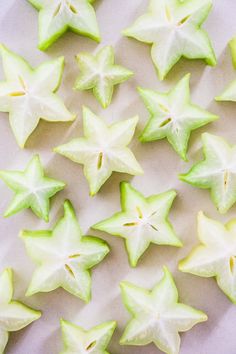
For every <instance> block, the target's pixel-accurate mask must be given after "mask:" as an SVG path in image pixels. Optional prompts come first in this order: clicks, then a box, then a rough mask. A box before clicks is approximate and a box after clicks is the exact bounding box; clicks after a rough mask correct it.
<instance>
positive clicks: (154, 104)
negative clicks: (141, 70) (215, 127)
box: [139, 74, 218, 161]
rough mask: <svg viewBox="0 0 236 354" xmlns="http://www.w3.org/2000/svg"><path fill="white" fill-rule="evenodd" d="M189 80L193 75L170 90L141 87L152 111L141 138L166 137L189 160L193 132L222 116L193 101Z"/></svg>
mask: <svg viewBox="0 0 236 354" xmlns="http://www.w3.org/2000/svg"><path fill="white" fill-rule="evenodd" d="M189 80H190V74H187V75H185V76H184V77H183V78H182V79H181V80H180V81H179V82H178V83H177V85H176V86H175V87H173V88H172V89H171V90H170V91H169V92H167V93H159V92H156V91H152V90H147V89H142V88H139V93H140V95H141V97H142V99H143V101H144V104H145V106H146V107H147V110H148V111H149V113H150V118H149V121H148V123H147V125H146V127H145V128H144V131H143V132H142V134H141V136H140V140H141V141H142V142H149V141H155V140H160V139H164V138H166V139H167V140H168V141H169V143H170V144H171V145H172V147H173V148H174V150H175V151H176V152H177V154H178V155H179V156H180V157H181V158H182V159H183V160H185V161H186V160H187V149H188V142H189V138H190V135H191V132H192V131H193V130H195V129H198V128H200V127H202V126H204V125H206V124H208V123H210V122H213V121H215V120H216V119H218V116H216V115H214V114H212V113H209V112H207V111H206V110H204V109H202V108H201V107H199V106H197V105H195V104H193V103H192V102H191V97H190V88H189Z"/></svg>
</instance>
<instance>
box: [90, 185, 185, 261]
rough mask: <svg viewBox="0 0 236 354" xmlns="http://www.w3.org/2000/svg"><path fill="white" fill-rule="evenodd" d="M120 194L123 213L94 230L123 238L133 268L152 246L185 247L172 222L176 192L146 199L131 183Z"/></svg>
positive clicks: (117, 214)
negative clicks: (169, 215)
mask: <svg viewBox="0 0 236 354" xmlns="http://www.w3.org/2000/svg"><path fill="white" fill-rule="evenodd" d="M120 194H121V208H122V210H121V211H120V212H118V213H116V214H114V215H113V216H112V217H110V218H108V219H106V220H103V221H101V222H98V223H97V224H95V225H94V226H93V227H92V228H93V229H96V230H100V231H105V232H107V233H109V234H111V235H114V236H120V237H123V238H124V239H125V244H126V249H127V252H128V257H129V262H130V265H131V266H132V267H135V266H136V265H137V263H138V260H139V259H140V257H141V256H142V255H143V253H144V252H145V251H146V249H147V248H148V247H149V245H150V244H151V243H155V244H157V245H169V246H175V247H181V246H182V243H181V241H180V240H179V239H178V238H177V236H176V234H175V232H174V230H173V227H172V225H171V224H170V222H169V220H168V214H169V211H170V208H171V206H172V203H173V200H174V198H175V197H176V192H175V191H174V190H170V191H167V192H164V193H161V194H157V195H151V196H150V197H147V198H145V197H144V196H143V195H142V194H141V193H139V192H138V191H137V190H136V189H135V188H134V187H132V186H131V185H130V184H129V183H128V182H122V183H121V185H120Z"/></svg>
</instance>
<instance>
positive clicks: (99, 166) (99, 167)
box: [97, 152, 103, 170]
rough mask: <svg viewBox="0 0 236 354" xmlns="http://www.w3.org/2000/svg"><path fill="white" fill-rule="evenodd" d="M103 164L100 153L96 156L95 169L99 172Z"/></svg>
mask: <svg viewBox="0 0 236 354" xmlns="http://www.w3.org/2000/svg"><path fill="white" fill-rule="evenodd" d="M102 162H103V153H102V152H100V153H99V155H98V162H97V169H98V170H100V169H101V167H102Z"/></svg>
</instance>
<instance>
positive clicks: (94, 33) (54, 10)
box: [28, 0, 100, 50]
mask: <svg viewBox="0 0 236 354" xmlns="http://www.w3.org/2000/svg"><path fill="white" fill-rule="evenodd" d="M28 1H29V2H30V3H31V4H32V5H33V6H34V7H35V8H36V9H37V10H38V11H39V44H38V47H39V49H41V50H46V49H47V48H48V47H50V46H51V45H52V44H53V43H54V42H55V41H56V40H57V39H58V38H59V37H61V36H62V35H63V34H64V33H65V32H66V31H67V30H71V31H73V32H74V33H77V34H80V35H84V36H86V37H90V38H91V39H94V40H95V41H98V42H99V41H100V34H99V29H98V24H97V20H96V14H95V11H94V8H93V6H92V5H91V3H92V2H93V1H91V0H28Z"/></svg>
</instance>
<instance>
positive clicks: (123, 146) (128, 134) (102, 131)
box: [54, 107, 143, 195]
mask: <svg viewBox="0 0 236 354" xmlns="http://www.w3.org/2000/svg"><path fill="white" fill-rule="evenodd" d="M137 123H138V117H137V116H136V117H133V118H130V119H127V120H124V121H119V122H116V123H113V124H111V125H107V124H106V123H104V121H103V120H102V119H101V118H99V117H98V116H96V115H95V114H94V113H93V112H92V111H90V110H89V109H88V108H86V107H84V108H83V125H84V137H82V138H77V139H73V140H71V141H70V142H69V143H67V144H64V145H60V146H58V147H57V148H55V149H54V151H55V152H57V153H59V154H61V155H63V156H65V157H67V158H69V159H70V160H72V161H74V162H76V163H79V164H82V165H84V174H85V177H86V179H87V180H88V183H89V188H90V194H91V195H95V194H96V193H97V192H98V191H99V189H100V188H101V186H102V185H103V184H104V183H105V182H106V181H107V179H108V178H109V177H110V176H111V174H112V172H115V171H116V172H120V173H129V174H131V175H139V174H142V173H143V170H142V168H141V166H140V165H139V163H138V162H137V160H136V158H135V156H134V154H133V153H132V151H131V150H130V149H129V148H128V147H127V145H128V144H129V143H130V142H131V140H132V138H133V135H134V131H135V128H136V125H137Z"/></svg>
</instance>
